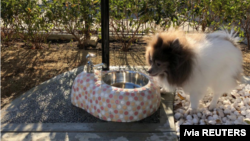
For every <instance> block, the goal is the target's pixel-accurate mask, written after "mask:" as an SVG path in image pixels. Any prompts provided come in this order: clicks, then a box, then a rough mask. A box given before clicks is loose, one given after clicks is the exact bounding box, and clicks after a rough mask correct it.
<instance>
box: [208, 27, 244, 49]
mask: <svg viewBox="0 0 250 141" xmlns="http://www.w3.org/2000/svg"><path fill="white" fill-rule="evenodd" d="M222 29H223V30H220V31H216V32H214V33H210V34H208V35H207V38H208V39H209V38H222V39H226V40H229V41H230V42H232V43H233V44H235V45H236V44H237V43H238V42H240V40H241V38H240V37H237V34H238V32H237V31H235V30H234V28H231V31H230V32H229V31H228V30H227V29H226V28H224V27H222Z"/></svg>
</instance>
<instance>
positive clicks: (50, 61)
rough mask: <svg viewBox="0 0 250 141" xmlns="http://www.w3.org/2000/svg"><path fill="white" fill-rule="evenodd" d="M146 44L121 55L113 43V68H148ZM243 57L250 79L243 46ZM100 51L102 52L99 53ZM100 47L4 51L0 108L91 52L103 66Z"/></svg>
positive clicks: (249, 55) (249, 57) (20, 46)
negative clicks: (127, 66)
mask: <svg viewBox="0 0 250 141" xmlns="http://www.w3.org/2000/svg"><path fill="white" fill-rule="evenodd" d="M145 46H146V44H144V43H140V44H133V45H132V50H130V51H129V52H127V53H124V52H119V48H120V47H121V44H120V43H117V42H111V43H110V65H111V66H118V65H121V66H123V65H130V66H143V65H145V57H144V56H145ZM241 47H242V52H243V56H244V72H245V75H250V65H249V64H250V51H246V50H245V49H244V48H246V45H241ZM98 48H99V49H98ZM100 48H101V43H98V45H97V49H89V50H79V49H78V47H77V42H67V41H65V42H62V41H60V42H52V43H51V45H50V46H48V45H47V44H44V46H43V49H39V50H33V49H29V48H27V47H26V46H25V44H24V43H22V42H17V43H15V44H14V45H13V46H11V47H8V48H6V47H1V108H3V107H4V106H5V105H6V104H8V103H10V102H11V101H12V100H13V99H15V98H16V97H18V96H20V95H21V94H22V93H24V92H26V91H28V90H30V89H31V88H32V87H35V86H37V85H39V84H41V83H42V82H44V81H46V80H49V79H50V78H52V77H54V76H57V75H59V74H61V73H64V72H67V71H70V70H72V69H74V68H77V67H79V66H81V65H84V64H86V62H87V60H86V55H87V54H88V52H91V53H95V54H97V57H96V58H94V59H92V60H93V63H94V64H98V63H101V62H102V60H101V59H102V58H101V50H100Z"/></svg>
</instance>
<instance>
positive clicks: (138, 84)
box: [71, 70, 161, 122]
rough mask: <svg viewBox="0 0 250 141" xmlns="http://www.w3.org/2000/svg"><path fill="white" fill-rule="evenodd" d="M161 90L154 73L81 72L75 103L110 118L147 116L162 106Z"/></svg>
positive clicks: (130, 119)
mask: <svg viewBox="0 0 250 141" xmlns="http://www.w3.org/2000/svg"><path fill="white" fill-rule="evenodd" d="M160 102H161V97H160V90H159V88H158V87H157V85H156V82H155V81H154V80H153V78H152V77H149V76H147V75H146V74H143V73H140V72H134V71H107V72H106V71H97V70H96V71H95V72H94V73H85V72H82V73H80V74H79V75H78V76H77V77H76V78H75V80H74V83H73V86H72V91H71V103H72V104H73V105H75V106H77V107H79V108H82V109H84V110H86V111H87V112H88V113H90V114H92V115H93V116H95V117H97V118H100V119H102V120H106V121H114V122H133V121H139V120H141V119H144V118H146V117H148V116H150V115H152V114H153V113H154V112H156V111H157V109H158V108H159V106H160Z"/></svg>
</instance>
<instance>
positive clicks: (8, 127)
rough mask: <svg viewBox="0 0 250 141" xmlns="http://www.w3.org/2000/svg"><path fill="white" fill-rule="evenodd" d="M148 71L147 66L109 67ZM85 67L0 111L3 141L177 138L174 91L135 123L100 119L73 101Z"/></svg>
mask: <svg viewBox="0 0 250 141" xmlns="http://www.w3.org/2000/svg"><path fill="white" fill-rule="evenodd" d="M110 69H111V70H114V69H115V70H118V69H119V70H128V69H129V70H137V71H142V72H143V71H145V70H146V69H147V68H146V67H138V66H136V67H132V66H126V67H119V68H118V67H110ZM81 71H83V66H81V67H79V68H76V69H74V70H72V71H69V72H66V73H63V74H60V75H58V76H56V77H54V78H52V79H50V80H48V81H46V82H44V83H42V84H41V85H39V86H36V87H34V88H32V89H31V90H29V91H28V92H26V93H24V94H23V95H22V96H20V97H18V98H17V99H15V100H14V101H13V102H12V103H10V104H9V105H6V106H5V107H4V108H3V109H2V110H1V124H2V126H1V132H2V134H1V140H2V141H19V140H22V141H23V140H24V141H37V140H41V141H45V140H49V141H50V140H56V141H58V140H74V141H131V140H132V141H133V140H134V141H151V140H152V141H168V140H177V136H176V131H175V125H174V118H173V100H174V95H173V94H172V93H169V94H166V95H162V103H161V107H160V108H159V110H158V111H157V112H156V113H155V114H153V115H152V116H150V117H148V118H146V119H144V120H142V121H138V122H133V123H114V122H106V121H102V120H99V119H97V118H95V117H93V116H91V115H90V114H89V113H87V112H85V111H84V110H82V109H79V108H77V107H75V106H73V105H72V104H71V102H70V90H71V86H72V84H73V81H74V79H75V77H76V76H77V74H79V73H80V72H81Z"/></svg>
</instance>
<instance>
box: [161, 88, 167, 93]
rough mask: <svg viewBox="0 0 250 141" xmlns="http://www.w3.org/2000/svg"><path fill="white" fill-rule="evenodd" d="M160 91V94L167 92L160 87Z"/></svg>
mask: <svg viewBox="0 0 250 141" xmlns="http://www.w3.org/2000/svg"><path fill="white" fill-rule="evenodd" d="M160 92H161V94H167V93H168V91H166V90H165V89H163V88H161V89H160Z"/></svg>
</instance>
